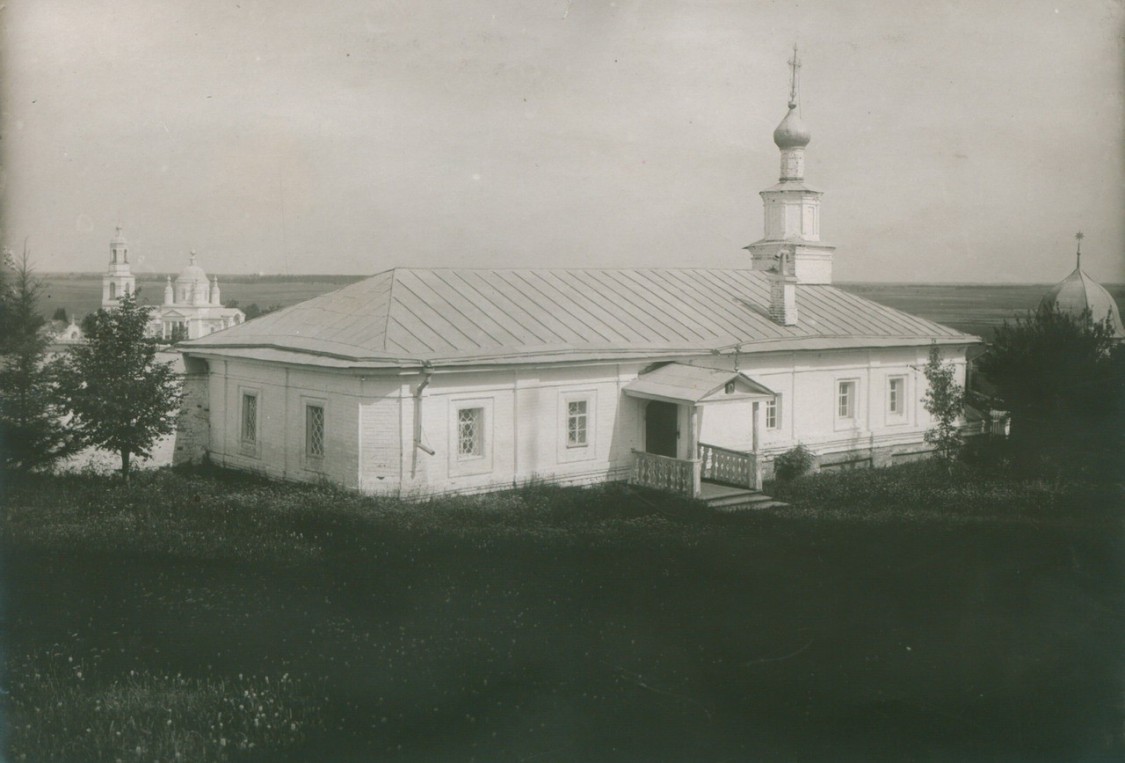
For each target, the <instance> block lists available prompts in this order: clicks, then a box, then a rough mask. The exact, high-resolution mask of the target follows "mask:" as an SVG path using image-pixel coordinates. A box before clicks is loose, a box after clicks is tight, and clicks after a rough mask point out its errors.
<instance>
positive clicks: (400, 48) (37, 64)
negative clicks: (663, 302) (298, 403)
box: [0, 0, 1125, 282]
mask: <svg viewBox="0 0 1125 763" xmlns="http://www.w3.org/2000/svg"><path fill="white" fill-rule="evenodd" d="M0 14H2V22H3V44H4V49H3V55H4V59H3V67H4V72H3V74H4V76H3V80H4V88H5V89H4V93H3V106H4V109H3V118H4V123H3V141H2V145H3V149H4V152H5V153H4V157H3V158H4V186H3V187H4V201H5V217H4V228H3V240H4V242H5V243H7V244H9V245H11V246H13V248H15V249H16V251H19V249H20V248H21V247H22V244H23V241H24V239H25V237H27V239H28V241H29V246H30V247H31V251H32V255H33V258H34V264H35V265H36V266H37V268H38V269H39V270H41V271H53V270H80V271H100V270H103V269H104V268H105V265H106V262H107V261H108V251H109V249H108V241H109V239H110V237H111V236H112V234H113V229H114V226H115V225H117V224H118V223H120V224H121V225H123V226H124V228H125V233H126V236H127V237H128V239H129V242H130V252H131V255H132V259H133V261H134V263H135V266H134V269H135V270H136V271H138V272H146V271H176V270H179V269H180V268H181V267H182V266H183V265H184V264H186V259H187V252H188V250H190V249H196V250H198V252H199V258H200V264H201V265H203V267H204V268H205V269H207V271H208V272H216V273H245V272H256V271H263V272H267V273H278V272H280V273H373V272H376V271H379V270H382V269H385V268H387V267H392V266H396V265H414V266H482V267H483V266H488V267H493V266H497V267H499V266H570V265H573V266H606V267H618V266H621V267H631V266H657V267H666V266H671V267H676V266H700V267H740V266H748V264H749V259H748V255H747V253H746V252H744V251H742V247H743V246H745V245H746V244H749V243H750V242H752V241H755V240H757V239H758V238H760V237H761V235H762V207H761V201H760V198H759V196H758V191H760V190H762V189H764V188H766V187H768V186H770V185H772V184H773V183H774V182H776V179H777V175H778V153H777V149H776V147H775V146H774V145H773V142H772V137H771V134H772V131H773V128H774V127H775V126H776V125H777V123H778V122H779V121H780V120H781V118H782V117H783V116H784V115H785V111H786V98H787V91H788V70H787V64H786V61H787V59H788V58H789V55H790V48H791V46H792V44H793V42H794V41H797V42H799V44H800V46H801V57H802V59H803V64H804V65H803V68H802V88H801V103H802V106H801V113H802V117H803V118H804V120H805V122H806V124H807V125H808V126H809V127H810V129H811V130H812V135H813V139H812V143H811V144H810V146H809V149H808V158H807V167H806V177H807V179H808V182H809V184H810V185H813V186H814V187H817V188H819V189H820V190H823V191H824V192H825V196H824V199H823V208H822V216H821V221H822V222H821V227H822V235H823V237H824V239H825V240H827V241H830V242H831V243H834V244H836V245H837V246H838V249H837V253H836V258H835V274H836V278H837V280H848V281H856V280H882V281H914V282H926V281H976V282H1003V281H1008V282H1029V281H1030V282H1053V281H1057V280H1059V279H1061V278H1062V277H1063V276H1065V275H1066V274H1067V273H1068V272H1069V271H1070V269H1071V268H1072V267H1073V251H1074V239H1073V235H1074V233H1075V231H1077V230H1082V231H1084V232H1085V234H1086V239H1085V242H1084V244H1083V250H1084V251H1083V265H1084V269H1085V270H1086V271H1087V272H1089V273H1090V274H1091V275H1093V276H1094V277H1095V278H1098V279H1099V280H1102V281H1105V282H1111V281H1113V282H1121V281H1125V223H1123V220H1125V190H1123V183H1122V180H1123V167H1125V156H1123V148H1122V136H1123V127H1125V126H1123V103H1125V98H1123V84H1122V69H1123V61H1125V57H1123V50H1122V47H1123V44H1122V31H1123V23H1125V11H1123V8H1122V4H1121V3H1120V2H1116V1H1110V0H1066V1H1065V2H1063V0H1055V1H1054V2H1041V1H1038V0H1021V2H1018V3H1009V2H999V0H947V1H945V2H940V1H939V2H933V3H919V2H915V1H914V0H893V1H892V0H862V1H856V0H853V1H852V2H847V3H843V2H827V1H816V0H813V1H808V0H806V1H805V2H801V3H796V2H767V1H765V0H740V1H739V2H719V1H715V2H686V1H685V0H648V1H644V0H618V1H617V2H608V0H606V1H604V2H591V1H590V0H571V1H570V2H567V0H537V1H535V2H532V1H530V0H521V1H520V2H514V1H513V2H504V1H501V0H456V1H453V0H450V1H449V2H423V1H422V0H400V1H394V0H364V1H362V2H361V1H359V0H354V1H353V0H342V1H337V2H324V1H323V0H319V1H310V2H304V1H303V0H281V1H280V2H279V1H278V0H262V1H260V2H259V0H231V1H223V2H220V1H218V0H192V1H191V2H188V1H187V0H185V1H184V2H159V1H156V0H15V1H14V2H9V3H8V4H7V5H6V6H5V7H4V8H3V10H2V11H0Z"/></svg>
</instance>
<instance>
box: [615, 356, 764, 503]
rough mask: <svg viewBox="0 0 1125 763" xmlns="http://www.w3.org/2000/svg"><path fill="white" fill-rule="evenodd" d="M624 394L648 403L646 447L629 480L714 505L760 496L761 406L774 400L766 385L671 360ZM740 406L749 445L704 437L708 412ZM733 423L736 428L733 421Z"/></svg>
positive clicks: (726, 412) (724, 412)
mask: <svg viewBox="0 0 1125 763" xmlns="http://www.w3.org/2000/svg"><path fill="white" fill-rule="evenodd" d="M623 392H624V394H625V395H626V396H627V397H630V398H632V399H633V400H634V401H635V404H636V405H638V406H641V408H642V410H641V414H642V415H641V421H642V422H643V424H642V426H643V428H644V431H643V433H642V436H643V440H642V441H643V442H644V449H643V450H638V449H635V450H634V451H633V467H632V471H631V473H630V480H629V481H630V484H634V485H639V486H643V487H649V488H654V489H657V490H666V491H669V492H674V493H679V494H681V495H685V496H688V497H691V498H697V499H701V500H705V501H707V502H708V503H710V504H711V505H714V506H720V505H727V504H731V505H733V504H735V503H744V502H752V499H753V494H754V493H759V494H760V491H761V488H762V470H761V465H760V463H759V460H758V443H759V430H760V427H761V419H762V408H763V404H764V402H765V401H768V400H771V399H773V397H774V392H773V391H772V390H770V389H769V388H768V387H766V386H765V385H764V384H761V383H760V382H757V381H755V380H754V379H751V378H750V377H748V376H746V375H745V374H743V373H741V372H739V371H731V370H729V369H714V368H704V367H700V366H689V365H686V364H681V363H670V364H668V365H664V366H661V367H660V368H657V369H655V370H653V371H650V372H649V373H646V374H642V375H641V376H639V377H637V379H635V380H634V381H632V382H630V383H629V384H627V385H626V386H625V387H624V389H623ZM736 403H741V405H734V404H736ZM748 405H749V414H747V413H746V411H747V406H748ZM734 411H739V412H741V413H740V414H738V419H739V420H738V421H736V422H735V426H736V428H738V427H742V426H744V427H745V429H748V430H749V434H750V437H749V442H750V443H751V447H750V448H749V449H748V450H747V449H745V447H743V448H738V447H735V446H733V445H732V444H731V443H725V442H724V443H711V442H703V441H702V440H701V432H702V431H703V420H704V417H705V416H730V415H731V413H732V412H734ZM726 423H727V425H728V428H729V426H730V423H731V422H726ZM743 433H745V430H743ZM741 439H742V440H743V441H744V442H745V441H746V439H747V438H745V437H742V438H741Z"/></svg>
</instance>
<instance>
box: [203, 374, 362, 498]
mask: <svg viewBox="0 0 1125 763" xmlns="http://www.w3.org/2000/svg"><path fill="white" fill-rule="evenodd" d="M210 366H211V374H210V395H209V397H210V403H211V447H210V457H211V459H212V460H213V461H214V462H216V463H218V464H220V465H223V466H228V467H231V468H236V469H244V470H247V471H254V472H260V473H263V474H268V475H270V476H274V477H279V478H282V479H291V480H299V481H303V482H317V481H320V480H326V481H329V482H333V483H336V484H340V485H343V486H345V487H352V488H356V487H359V479H358V475H359V469H358V462H359V458H358V446H359V437H358V428H359V394H358V393H359V380H358V378H356V377H353V376H350V375H347V374H342V373H332V372H325V371H319V372H316V371H305V370H301V369H290V368H286V367H282V366H277V365H272V364H266V363H255V362H251V361H229V360H212V361H211V362H210ZM244 391H249V392H256V393H257V394H258V437H257V441H256V443H255V444H254V445H253V446H247V445H246V444H244V443H243V442H242V436H241V431H240V430H241V421H242V418H241V415H242V414H241V404H242V394H243V392H244ZM310 402H314V403H318V404H323V405H324V407H325V411H324V414H325V424H324V437H325V454H324V457H323V459H312V460H310V459H309V458H307V457H306V455H305V405H306V404H307V403H310Z"/></svg>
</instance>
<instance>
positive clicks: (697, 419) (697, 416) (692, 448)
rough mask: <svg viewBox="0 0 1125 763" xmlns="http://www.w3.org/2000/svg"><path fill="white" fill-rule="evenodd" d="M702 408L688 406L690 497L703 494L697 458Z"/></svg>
mask: <svg viewBox="0 0 1125 763" xmlns="http://www.w3.org/2000/svg"><path fill="white" fill-rule="evenodd" d="M702 418H703V408H701V407H700V406H698V405H693V406H691V407H690V408H688V441H687V446H688V452H687V457H688V461H690V462H691V497H692V498H699V497H700V496H701V495H703V463H702V462H701V461H700V460H699V433H700V430H701V428H702V426H701V424H702Z"/></svg>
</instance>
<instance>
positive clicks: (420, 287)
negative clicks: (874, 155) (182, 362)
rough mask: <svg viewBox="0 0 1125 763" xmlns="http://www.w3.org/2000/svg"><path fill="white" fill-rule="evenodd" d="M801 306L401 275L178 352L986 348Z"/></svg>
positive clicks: (567, 281)
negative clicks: (787, 318) (776, 314)
mask: <svg viewBox="0 0 1125 763" xmlns="http://www.w3.org/2000/svg"><path fill="white" fill-rule="evenodd" d="M797 304H798V310H799V314H800V317H799V321H798V323H797V325H795V326H780V325H778V324H776V323H774V322H773V321H771V320H770V318H769V315H768V305H769V285H768V282H767V280H766V274H765V273H762V272H758V271H751V270H709V269H645V268H638V269H540V270H519V269H488V270H486V269H480V270H477V269H470V268H463V269H454V268H438V269H413V268H396V269H394V270H388V271H384V272H382V273H379V274H377V275H375V276H372V277H371V278H368V279H366V280H364V281H360V282H358V283H355V284H352V285H350V286H346V287H344V288H342V289H339V290H338V291H334V292H330V293H328V294H323V295H321V296H319V297H315V298H313V299H310V300H308V301H306V302H302V303H300V304H297V305H293V306H292V307H288V308H285V309H283V310H279V311H277V312H274V313H270V314H268V315H264V316H261V317H259V318H255V319H254V320H251V321H247V322H246V323H243V324H241V325H238V326H234V327H231V328H229V329H227V330H225V331H223V332H221V333H216V334H213V335H210V336H207V337H203V338H200V339H196V340H192V341H189V342H184V343H182V344H181V345H180V346H181V347H182V348H183V349H184V350H185V351H189V352H190V351H206V350H211V349H218V348H224V349H226V350H229V351H231V352H227V353H224V354H232V353H233V352H234V351H235V349H236V348H252V347H256V348H265V347H269V348H274V349H277V350H284V351H287V352H291V353H298V354H302V353H303V354H308V355H310V356H318V355H319V356H327V357H335V358H340V359H346V360H351V361H356V362H376V363H387V362H400V363H419V362H431V363H447V362H448V363H458V364H465V363H474V362H490V361H497V360H501V359H503V360H506V361H508V362H520V361H524V362H531V361H533V360H534V361H542V360H549V359H571V360H576V359H581V358H585V357H591V358H593V357H600V358H605V357H609V356H613V355H620V356H641V355H646V354H647V355H653V354H662V353H685V352H700V351H709V350H712V349H715V348H717V347H722V346H728V345H731V344H733V343H744V344H745V346H743V348H742V351H743V352H754V351H756V350H765V349H802V348H808V349H832V348H836V347H863V346H894V345H918V344H929V343H930V342H931V341H933V340H936V341H938V342H939V343H970V342H976V341H979V340H978V339H977V338H976V337H973V336H970V335H968V334H963V333H961V332H959V331H956V330H954V329H951V328H948V327H946V326H942V325H940V324H937V323H934V322H933V321H929V320H926V319H923V318H919V317H916V316H913V315H909V314H907V313H903V312H900V311H898V310H894V309H892V308H889V307H885V306H883V305H879V304H877V303H874V302H871V301H869V300H866V299H863V298H862V297H858V296H856V295H853V294H849V293H847V292H843V291H840V290H839V289H836V288H834V287H832V286H812V285H799V286H798V287H797ZM308 362H310V363H316V359H315V357H310V358H309V360H308Z"/></svg>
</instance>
